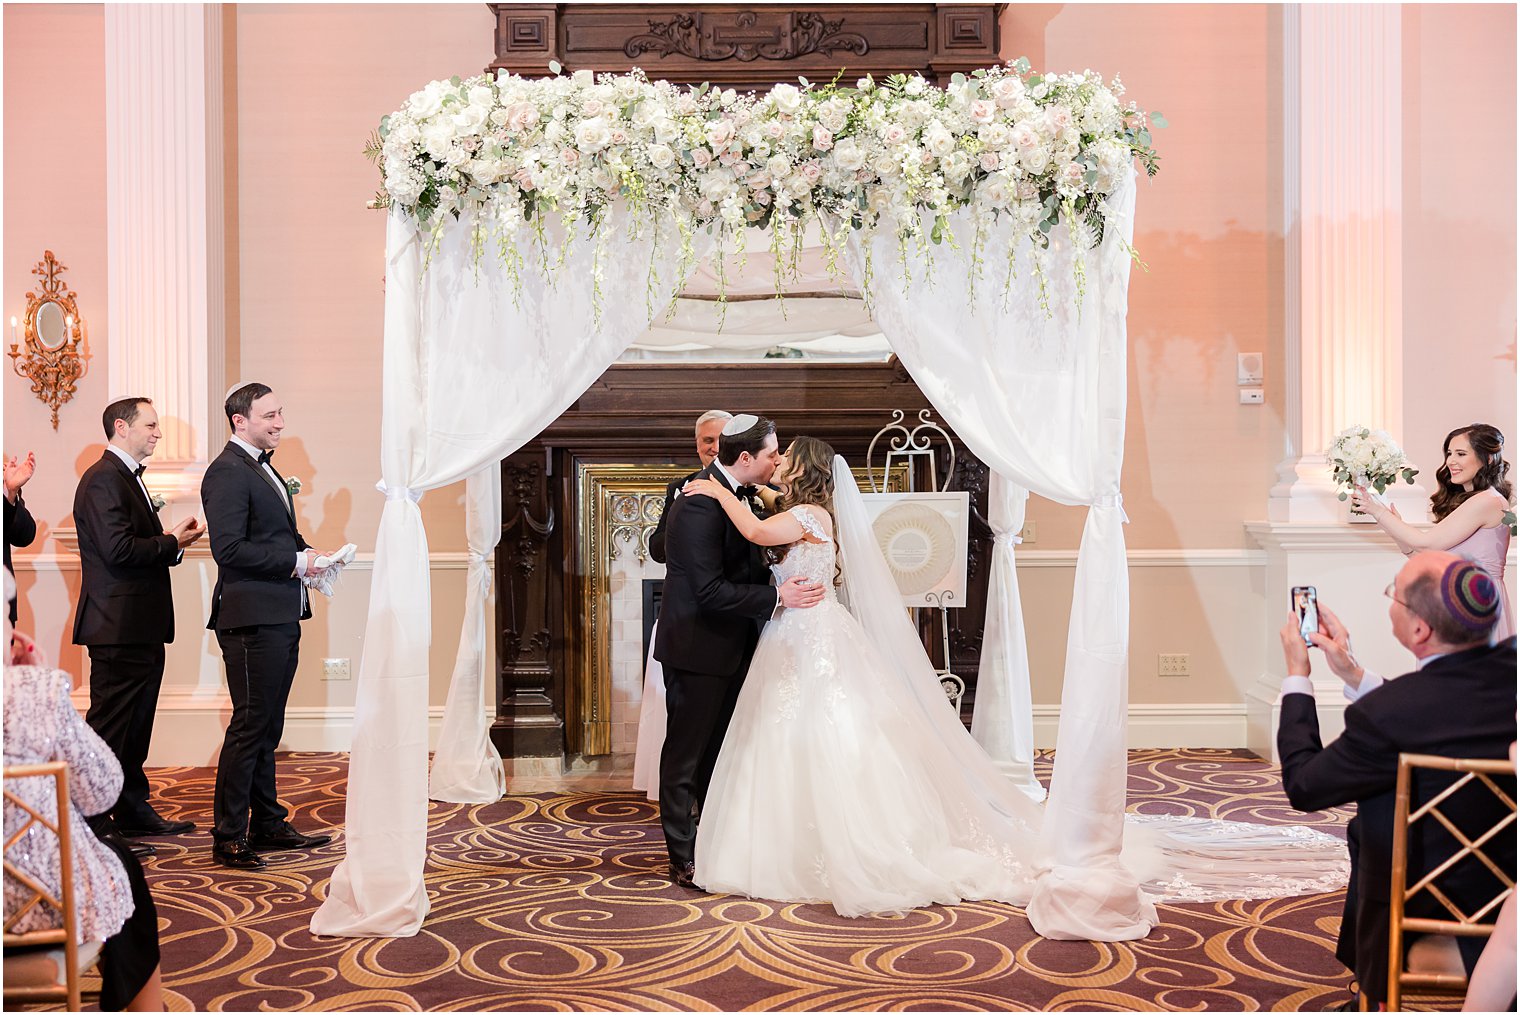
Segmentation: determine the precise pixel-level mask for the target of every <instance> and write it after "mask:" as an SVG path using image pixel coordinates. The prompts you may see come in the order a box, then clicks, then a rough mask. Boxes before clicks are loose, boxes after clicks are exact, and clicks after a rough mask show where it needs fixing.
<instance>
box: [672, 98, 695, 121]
mask: <svg viewBox="0 0 1520 1015" xmlns="http://www.w3.org/2000/svg"><path fill="white" fill-rule="evenodd" d="M696 111H697V100H696V99H694V98H692V97H691V95H690V94H686V95H682V96H681V97H680V98H679V99H676V113H677V114H679V115H681V116H691V115H692V114H693V113H695V112H696Z"/></svg>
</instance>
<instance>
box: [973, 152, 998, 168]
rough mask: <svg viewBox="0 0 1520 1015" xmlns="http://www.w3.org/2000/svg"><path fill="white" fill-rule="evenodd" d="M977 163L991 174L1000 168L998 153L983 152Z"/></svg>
mask: <svg viewBox="0 0 1520 1015" xmlns="http://www.w3.org/2000/svg"><path fill="white" fill-rule="evenodd" d="M977 161H978V162H979V163H980V164H981V167H982V168H983V169H984V170H986V171H987V172H989V173H990V172H992V171H993V170H994V169H996V168H997V167H998V153H997V152H982V154H981V157H980V158H979V159H978V160H977Z"/></svg>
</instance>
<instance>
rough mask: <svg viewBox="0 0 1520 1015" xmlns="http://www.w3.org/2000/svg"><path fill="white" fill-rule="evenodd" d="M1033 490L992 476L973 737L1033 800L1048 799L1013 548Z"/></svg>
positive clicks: (989, 492)
mask: <svg viewBox="0 0 1520 1015" xmlns="http://www.w3.org/2000/svg"><path fill="white" fill-rule="evenodd" d="M1028 504H1029V491H1028V490H1026V489H1024V488H1023V487H1021V486H1019V485H1018V484H1017V483H1015V482H1014V481H1013V480H1011V479H1009V478H1007V477H1006V476H1003V475H1000V474H998V473H996V472H994V473H992V475H991V477H990V478H989V482H988V489H987V523H988V525H989V526H991V528H992V570H991V573H990V574H989V575H988V577H987V619H986V622H985V624H984V625H983V628H982V655H981V659H980V660H979V665H978V667H977V675H976V709H975V711H974V712H973V713H972V716H971V735H972V736H973V737H975V738H976V742H977V743H979V744H981V745H982V749H983V750H985V751H986V752H987V753H988V754H989V755H991V757H992V760H993V761H995V762H997V765H998V767H999V768H1001V769H1002V770H1003V774H1004V775H1006V776H1008V778H1009V779H1011V780H1013V784H1014V785H1015V786H1017V787H1019V789H1021V790H1023V791H1024V792H1025V793H1026V794H1028V795H1029V797H1030V799H1032V800H1044V799H1045V787H1044V786H1042V785H1041V784H1040V780H1039V779H1037V778H1035V774H1034V701H1033V699H1032V698H1031V696H1030V693H1029V643H1028V641H1027V640H1026V639H1025V637H1024V606H1023V603H1022V602H1020V600H1019V572H1018V568H1017V567H1016V566H1015V561H1014V550H1013V548H1014V545H1015V544H1017V543H1018V542H1019V533H1020V532H1021V531H1023V529H1024V509H1025V508H1026V507H1027V506H1028Z"/></svg>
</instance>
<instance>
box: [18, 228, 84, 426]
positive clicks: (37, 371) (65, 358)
mask: <svg viewBox="0 0 1520 1015" xmlns="http://www.w3.org/2000/svg"><path fill="white" fill-rule="evenodd" d="M64 270H65V265H63V264H61V263H59V261H58V259H57V258H56V257H54V256H53V252H52V251H51V250H45V251H43V258H42V260H40V261H38V262H37V266H36V267H35V268H33V269H32V274H33V275H36V276H37V277H38V278H39V279H41V280H42V286H41V290H42V291H41V292H40V293H34V292H29V293H27V294H26V320H25V326H24V329H23V334H24V337H25V341H24V347H23V342H21V341H18V340H17V335H16V319H15V318H14V317H12V318H11V351H10V357H11V366H12V367H14V368H15V370H16V373H17V374H19V375H20V376H22V377H25V378H26V379H27V380H29V381H31V382H32V394H34V395H36V396H37V398H38V400H39V401H41V402H42V404H44V405H46V406H47V407H48V408H49V409H52V410H53V429H54V430H57V429H58V408H59V406H61V405H63V403H65V402H67V401H68V400H69V399H71V398H73V397H74V384H75V382H76V381H78V380H79V379H80V378H81V377H83V376H84V372H85V362H84V358H83V357H81V356H80V354H79V342H80V338H81V336H82V335H83V329H82V327H81V322H80V320H79V306H78V304H77V303H75V300H76V299H77V298H78V294H77V293H75V292H73V291H72V290H70V289H69V288H67V287H66V286H65V285H64V283H63V272H64Z"/></svg>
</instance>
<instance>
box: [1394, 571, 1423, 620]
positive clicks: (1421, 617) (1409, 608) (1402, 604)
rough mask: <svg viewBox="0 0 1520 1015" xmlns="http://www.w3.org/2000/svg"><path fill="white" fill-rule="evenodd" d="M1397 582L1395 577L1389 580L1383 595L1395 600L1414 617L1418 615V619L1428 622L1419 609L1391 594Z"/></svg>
mask: <svg viewBox="0 0 1520 1015" xmlns="http://www.w3.org/2000/svg"><path fill="white" fill-rule="evenodd" d="M1397 584H1398V581H1397V579H1395V580H1394V581H1391V582H1389V583H1388V587H1387V588H1386V589H1384V590H1383V595H1385V596H1387V597H1388V598H1389V599H1392V600H1393V601H1394V602H1396V603H1398V604H1399V605H1400V606H1402V607H1404V609H1406V610H1408V611H1409V612H1410V613H1412V614H1414V615H1415V616H1416V617H1419V619H1421V620H1424V621H1425V623H1427V624H1428V623H1430V621H1428V620H1425V616H1424V615H1423V614H1422V613H1420V611H1419V610H1417V609H1415V608H1414V607H1413V606H1410V605H1409V604H1408V603H1406V602H1404V600H1402V599H1400V598H1399V597H1398V596H1396V595H1394V594H1393V589H1394V586H1395V585H1397Z"/></svg>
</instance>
